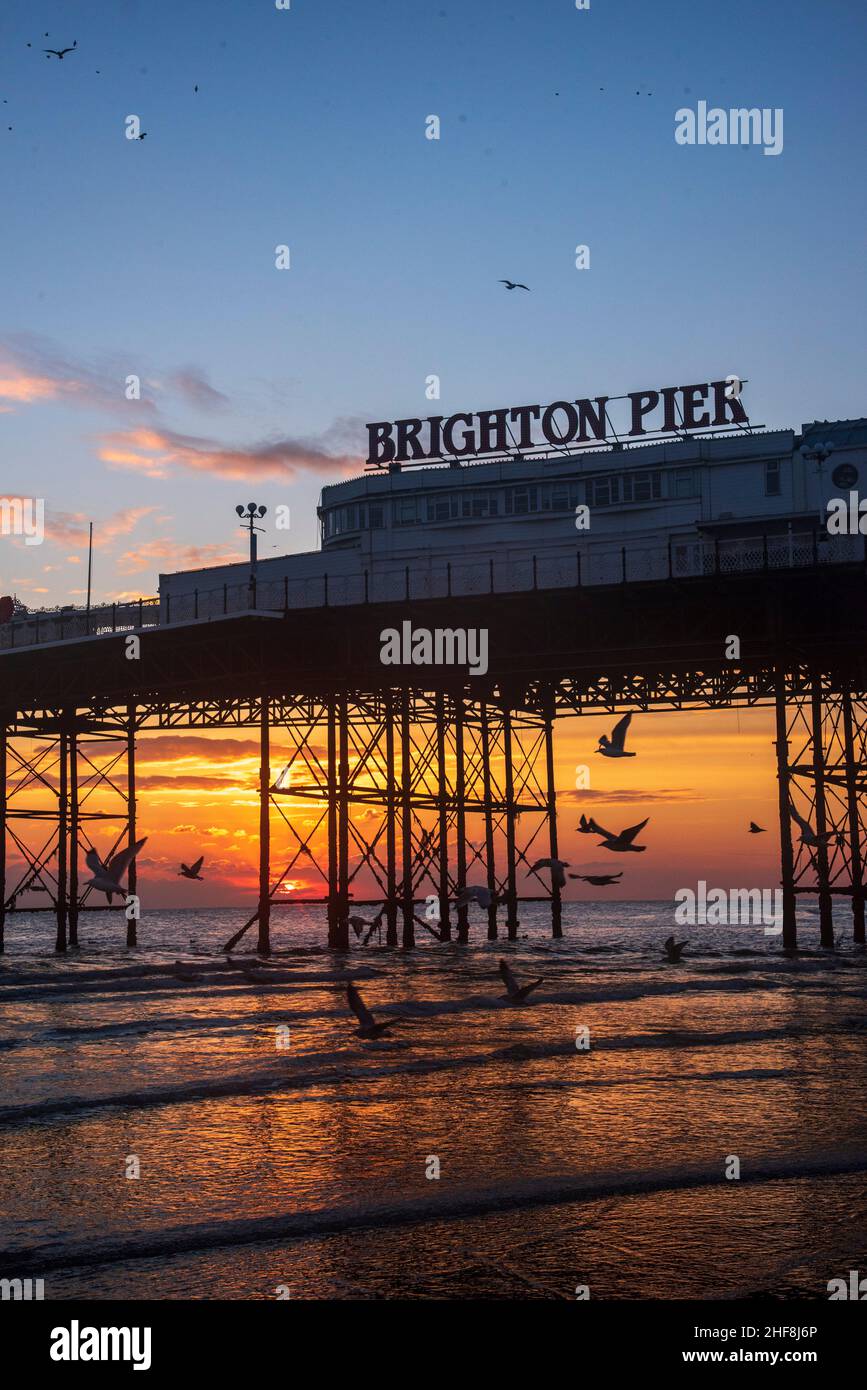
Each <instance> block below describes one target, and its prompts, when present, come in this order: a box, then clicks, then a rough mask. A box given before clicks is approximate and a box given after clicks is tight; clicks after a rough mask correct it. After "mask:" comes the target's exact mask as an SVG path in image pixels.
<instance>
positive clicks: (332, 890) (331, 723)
mask: <svg viewBox="0 0 867 1390" xmlns="http://www.w3.org/2000/svg"><path fill="white" fill-rule="evenodd" d="M327 759H328V773H327V781H328V908H327V912H328V945H329V946H331V947H332V948H335V949H336V948H338V947H339V945H340V935H339V932H338V928H337V922H338V913H339V904H338V891H337V700H336V696H335V695H334V693H333V691H332V692H330V693H329V695H328V736H327Z"/></svg>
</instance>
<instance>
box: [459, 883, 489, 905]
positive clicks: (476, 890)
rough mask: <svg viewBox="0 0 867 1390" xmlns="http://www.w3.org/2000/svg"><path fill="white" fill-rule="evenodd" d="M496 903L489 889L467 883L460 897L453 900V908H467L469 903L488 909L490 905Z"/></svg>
mask: <svg viewBox="0 0 867 1390" xmlns="http://www.w3.org/2000/svg"><path fill="white" fill-rule="evenodd" d="M496 901H497V899H496V894H493V893H491V890H490V888H483V887H481V886H480V885H478V884H476V885H471V884H469V883H468V884H467V886H466V888H465V889H464V890H463V892H462V893H461V895H460V897H458V898H456V899H455V907H468V906H469V905H470V903H478V905H479V907H490V906H491V903H492V902H493V903H496Z"/></svg>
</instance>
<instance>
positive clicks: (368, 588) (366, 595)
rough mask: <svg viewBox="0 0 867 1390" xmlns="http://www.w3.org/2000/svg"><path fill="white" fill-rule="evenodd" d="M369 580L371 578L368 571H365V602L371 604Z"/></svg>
mask: <svg viewBox="0 0 867 1390" xmlns="http://www.w3.org/2000/svg"><path fill="white" fill-rule="evenodd" d="M369 579H370V576H369V575H368V573H367V570H365V571H364V602H365V603H369V602H370V587H369V583H368V581H369Z"/></svg>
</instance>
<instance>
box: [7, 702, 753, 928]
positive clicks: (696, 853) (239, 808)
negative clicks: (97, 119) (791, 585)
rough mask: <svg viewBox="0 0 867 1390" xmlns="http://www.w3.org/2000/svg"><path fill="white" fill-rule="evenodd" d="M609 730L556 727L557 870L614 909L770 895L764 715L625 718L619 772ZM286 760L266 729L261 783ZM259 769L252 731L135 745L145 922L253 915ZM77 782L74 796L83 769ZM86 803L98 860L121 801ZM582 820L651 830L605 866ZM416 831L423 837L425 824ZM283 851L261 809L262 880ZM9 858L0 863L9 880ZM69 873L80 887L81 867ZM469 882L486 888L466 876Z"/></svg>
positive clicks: (472, 834) (304, 873) (592, 721)
mask: <svg viewBox="0 0 867 1390" xmlns="http://www.w3.org/2000/svg"><path fill="white" fill-rule="evenodd" d="M613 723H614V717H612V716H609V715H601V716H593V717H588V716H582V717H581V718H573V719H562V720H560V721H559V722H558V725H557V735H556V761H557V790H558V804H559V820H558V825H559V833H560V856H561V858H563V859H566V860H568V861H569V863H570V865H571V867H572V869H573V871H579V870H580V871H581V872H587V871H588V870H589V871H594V872H598V871H602V872H615V871H617V870H620V869H622V870H623V871H624V877H623V880H622V883H621V884H620V886H619V887H618V888H616V889H609V890H607V892H608V894H609V895H610V896H612V897H614V896H616V897H623V898H646V897H651V898H663V899H666V898H671V897H673V895H674V893H675V891H676V890H677V889H678V888H679V887H688V886H694V885H695V884H696V883H697V882H698V880H699V879H705V880H706V881H707V882H708V884H709V885H712V886H719V887H733V886H742V887H758V888H763V887H765V888H771V887H775V886H777V885H778V883H779V866H778V831H777V811H776V796H777V787H776V777H775V766H774V749H773V743H772V739H773V714H772V711H771V710H768V709H761V710H744V711H739V712H736V711H720V712H717V711H702V712H695V713H692V712H690V713H678V712H672V713H667V712H666V713H654V714H636V715H635V716H634V718H633V721H632V726H631V729H630V734H629V745H631V747H632V748H633V750H634V751H635V752H636V754H637V756H636V757H635V758H630V759H624V760H622V761H615V760H611V759H605V758H602V757H599V756H596V755H595V754H594V751H593V750H594V749H595V747H596V743H597V740H598V737H599V734H600V733H602V732H603V731H606V730H610V728H611V725H612V724H613ZM106 747H107V745H106ZM84 748H85V749H87V748H88V745H87V744H85V745H84ZM118 748H119V745H118ZM90 751H91V752H93V750H92V749H91V750H90ZM284 752H286V748H285V747H281V742H280V735H279V730H275V731H274V734H273V743H272V755H271V757H272V770H273V775H276V773H277V771H278V770H279V768H280V767H281V765H282V761H283V757H282V755H283V753H284ZM107 756H108V755H107V753H106V752H105V751H103V753H102V754H101V755H99V756H98V755H97V754H96V753H94V761H97V760H98V761H100V762H103V763H104V762H105V761H106V758H107ZM582 764H583V765H586V766H587V767H588V768H589V773H590V790H589V791H587V790H580V791H579V790H577V789H576V771H577V768H578V767H579V766H580V765H582ZM258 765H259V754H258V740H257V737H256V734H255V732H254V731H252V730H239V731H235V732H232V733H228V732H227V733H221V732H198V731H195V732H186V731H175V730H170V731H165V732H145V733H143V734H142V735H140V737H139V739H138V742H137V786H138V819H139V833H140V834H142V835H147V837H148V843H147V845H146V847H145V849H144V850H143V851H142V854H141V856H140V861H139V891H140V894H141V896H142V904H143V908H144V909H146V908H147V906H148V904H150V905H151V906H154V907H163V906H190V907H192V906H199V905H200V906H219V905H229V904H233V903H238V904H247V903H251V904H253V903H254V900H255V895H256V882H257V864H258V842H257V834H258V796H257V792H256V784H257V778H258ZM122 771H123V762H122V761H121V763H119V764H118V766H117V769H116V773H117V777H118V780H119V781H120V780H121V777H120V774H121V773H122ZM80 777H81V778H82V782H83V783H84V781H85V779H86V768H85V767H84V765H82V770H81V771H80ZM13 804H19V805H25V804H26V805H30V806H34V805H38V804H40V800H39V797H38V795H37V794H36V793H34V792H28V793H27V794H26V795H24V796H22V797H21V798H20V799H19V800H18V801H17V803H16V802H15V801H13ZM41 804H45V803H44V802H43V803H41ZM84 804H85V806H86V807H87V808H90V809H100V810H103V811H111V812H115V811H116V812H118V816H117V819H109V820H107V821H105V822H100V823H93V822H92V823H90V824H89V825H88V826H87V827H86V828H87V829H88V832H89V833H90V834H91V836H92V838H93V840H94V842H95V843H96V845H97V847H98V848H99V849H100V851H101V852H105V851H107V850H108V849H109V848H110V846H111V841H112V839H113V837H114V836H115V835H116V834H118V833H119V832H120V831H121V829H122V819H121V817H120V807H121V804H122V803H121V800H120V798H119V797H118V796H116V795H114V794H113V793H111V792H110V791H108V790H106V789H105V788H104V787H103V788H102V789H101V790H100V791H99V793H98V794H97V793H94V794H93V795H92V796H91V797H90V798H89V799H88V800H87V801H86V802H85V803H84ZM281 805H282V806H283V808H284V810H285V812H286V814H287V815H289V816H290V817H291V818H293V819H294V820H295V821H296V822H297V823H298V824H299V826H300V825H304V826H305V827H309V826H310V825H312V823H313V820H314V819H315V818H316V817H318V815H319V814H320V813H321V807H320V808H316V807H315V806H313V805H311V804H308V803H300V802H299V801H298V799H295V798H292V797H291V796H289V797H285V798H281ZM581 811H584V812H585V813H587V814H588V815H590V814H592V815H593V816H594V817H595V818H596V819H597V820H598V821H599V822H600V823H601V824H603V825H605V826H606V828H607V829H610V830H615V831H617V830H621V829H622V828H623V827H625V826H627V825H632V824H634V823H635V822H636V821H639V820H641V819H643V817H644V816H646V815H649V816H650V823H649V824H648V826H647V828H646V829H645V830H644V831H643V832H642V834H641V836H640V838H639V842H640V843H644V844H646V845H647V850H646V852H645V853H643V854H627V855H614V854H610V853H608V852H606V851H604V850H601V849H598V848H597V842H596V838H595V837H593V836H585V835H579V834H577V833H576V829H575V827H576V825H577V821H578V817H579V814H580V813H581ZM379 814H380V813H379V812H378V811H370V812H365V810H364V808H361V807H356V808H355V810H354V816H355V818H356V819H357V820H358V823H359V824H360V825H361V826H362V827H363V828H364V827H367V828H368V830H369V829H370V827H372V826H373V825H374V824H375V822H376V821H377V819H378V817H379ZM751 819H753V820H756V821H758V823H759V824H760V825H763V826H765V827H766V828H767V830H768V834H767V835H763V836H751V835H749V834H747V827H748V823H749V821H750V820H751ZM531 821H532V818H531V817H529V816H524V817H522V820H521V823H520V827H519V839H520V837H521V836H525V835H526V834H528V833H529V832H530V830H531V829H532V828H533V827H532V823H531ZM13 824H14V825H15V827H16V829H17V830H18V832H19V833H22V832H23V831H24V830H25V829H26V830H27V833H28V835H30V836H31V837H32V838H33V837H35V836H36V835H37V834H38V831H39V829H43V827H42V826H40V825H39V823H36V826H33V825H31V826H30V827H29V828H28V827H25V825H24V823H23V822H20V821H19V822H14V823H13ZM426 824H430V825H433V816H432V815H431V816H429V817H428V818H427V820H426ZM467 835H468V839H471V840H473V841H475V842H476V843H479V842H480V841H481V839H482V831H481V827H480V824H479V822H478V818H473V819H472V820H471V822H470V823H469V824H468V830H467ZM291 844H292V839H291V836H290V834H289V832H288V831H287V829H286V827H285V825H284V824H283V822H282V820H281V819H280V816H279V814H278V813H277V812H276V811H273V810H272V869H273V871H274V877H276V876H277V874H278V873H279V871H280V870H282V869H283V867H284V865H285V864H286V862H287V861H288V859H289V854H290V846H291ZM314 845H315V846H316V847H317V848H318V849H319V850H320V852H321V851H322V850H323V849H324V833H323V832H322V831H320V833H319V835H318V836H317V838H316V840H315V841H314ZM545 853H547V844H546V843H545V842H543V841H542V840H539V841H537V842H536V844H535V845H534V847H533V855H534V857H535V856H536V855H537V854H538V855H543V854H545ZM199 854H204V856H205V865H204V868H203V874H204V875H205V881H204V882H203V883H195V882H187V881H186V880H184V879H181V878H179V877H178V876H177V869H178V865H179V863H180V862H181V860H185V861H186V862H187V863H190V862H191V861H192V860H194V859H195V858H196V857H197V856H198V855H199ZM15 859H16V856H15V855H13V854H11V853H10V878H11V874H12V869H13V866H14V864H15ZM323 862H324V861H323ZM354 863H355V860H354V859H353V860H351V864H353V865H354ZM81 873H82V877H85V876H86V870H85V869H84V865H83V864H82V868H81ZM293 878H294V880H295V882H296V884H297V891H299V892H300V893H302V894H303V893H304V892H305V889H306V890H307V891H311V890H312V893H313V894H314V895H316V896H318V895H319V894H320V893H321V891H322V888H321V880H319V879H317V877H316V876H315V874H313V873H312V872H311V870H310V868H309V867H306V868H301V867H300V866H299V868H298V869H296V870H295V871H294V872H293ZM470 881H475V882H483V881H484V876H483V874H482V873H480V871H479V868H478V866H477V867H476V869H475V870H474V871H473V872H472V873H471V874H470ZM519 885H520V889H521V891H524V892H527V893H535V892H537V891H539V889H538V885H535V886H534V881H533V880H532V879H529V880H528V879H526V878H525V875H524V871H523V870H520V871H519ZM10 886H11V885H10ZM355 891H356V896H357V897H359V898H360V897H364V896H366V895H367V891H368V890H367V889H366V888H365V884H364V881H363V880H362V879H359V882H358V885H357V888H356V890H355ZM602 891H603V890H600V889H593V888H590V887H588V886H587V885H584V884H578V883H574V884H573V883H570V884H569V890H568V893H567V896H568V897H575V898H584V897H594V896H599V895H600V892H602Z"/></svg>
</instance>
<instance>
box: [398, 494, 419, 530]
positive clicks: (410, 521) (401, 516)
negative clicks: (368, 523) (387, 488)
mask: <svg viewBox="0 0 867 1390" xmlns="http://www.w3.org/2000/svg"><path fill="white" fill-rule="evenodd" d="M418 519H419V518H418V498H417V497H401V498H400V499H399V500H398V501H397V502H395V504H394V524H395V526H417V525H418Z"/></svg>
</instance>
